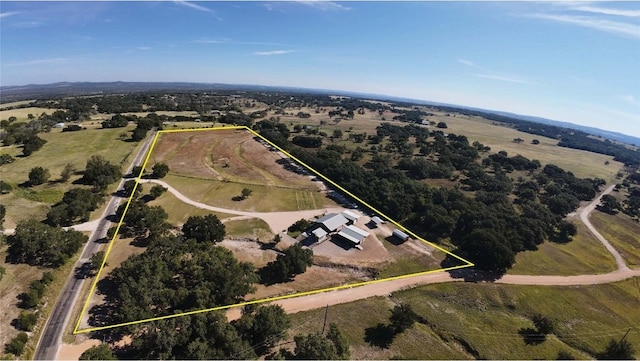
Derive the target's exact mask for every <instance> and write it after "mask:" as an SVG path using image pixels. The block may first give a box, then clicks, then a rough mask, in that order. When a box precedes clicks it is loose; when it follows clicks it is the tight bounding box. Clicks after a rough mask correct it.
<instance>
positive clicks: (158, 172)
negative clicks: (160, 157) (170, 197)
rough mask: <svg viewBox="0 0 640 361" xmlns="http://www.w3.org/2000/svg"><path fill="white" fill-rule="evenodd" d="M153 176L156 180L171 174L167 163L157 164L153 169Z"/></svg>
mask: <svg viewBox="0 0 640 361" xmlns="http://www.w3.org/2000/svg"><path fill="white" fill-rule="evenodd" d="M151 171H152V173H151V176H152V177H153V178H156V179H160V178H164V177H165V176H166V175H167V174H168V173H169V166H168V165H166V164H165V163H156V164H154V165H153V168H151Z"/></svg>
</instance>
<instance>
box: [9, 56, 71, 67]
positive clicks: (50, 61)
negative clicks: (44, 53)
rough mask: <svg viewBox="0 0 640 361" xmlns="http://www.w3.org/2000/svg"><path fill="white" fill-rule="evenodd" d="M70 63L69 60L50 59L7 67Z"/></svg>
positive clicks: (12, 64) (10, 64)
mask: <svg viewBox="0 0 640 361" xmlns="http://www.w3.org/2000/svg"><path fill="white" fill-rule="evenodd" d="M66 61H69V59H68V58H48V59H35V60H29V61H25V62H22V63H9V64H6V66H29V65H38V64H51V63H63V62H66Z"/></svg>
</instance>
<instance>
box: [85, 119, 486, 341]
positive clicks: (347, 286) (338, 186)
mask: <svg viewBox="0 0 640 361" xmlns="http://www.w3.org/2000/svg"><path fill="white" fill-rule="evenodd" d="M240 129H242V130H247V131H249V132H250V133H251V134H253V135H255V136H256V137H259V138H260V139H262V140H264V141H265V142H267V143H268V144H269V145H271V146H272V147H274V148H276V149H278V150H279V151H281V152H282V153H284V154H285V155H286V156H287V157H289V158H291V159H293V160H295V161H296V162H298V163H299V164H300V165H302V166H304V167H305V168H307V169H308V170H310V171H311V172H313V173H314V174H315V175H317V176H318V177H320V178H322V179H324V180H325V181H327V182H329V183H330V184H331V185H332V186H334V187H336V188H337V189H339V190H340V191H342V192H344V193H346V194H348V195H349V196H350V197H351V198H353V199H355V200H356V201H358V202H359V203H360V204H363V205H365V206H367V207H368V208H369V209H371V210H372V211H374V212H376V213H377V214H379V215H380V216H382V217H383V218H385V219H387V220H388V221H389V222H391V223H392V224H393V225H395V226H396V227H398V228H399V229H401V230H403V231H404V232H406V233H408V234H409V235H411V236H412V237H414V238H415V239H418V240H420V241H422V242H424V243H426V244H428V245H430V246H431V247H433V248H436V249H438V250H440V251H442V252H444V253H445V254H448V255H450V256H452V257H454V258H456V259H458V260H460V261H462V262H463V263H464V264H463V265H460V266H455V267H448V268H440V269H436V270H430V271H424V272H417V273H410V274H407V275H402V276H394V277H387V278H382V279H376V280H372V281H365V282H359V283H354V284H346V285H341V286H335V287H328V288H322V289H318V290H314V291H306V292H299V293H293V294H290V295H283V296H277V297H269V298H264V299H259V300H252V301H246V302H241V303H236V304H232V305H226V306H217V307H211V308H206V309H202V310H195V311H189V312H182V313H177V314H174V315H166V316H160V317H152V318H147V319H144V320H138V321H130V322H123V323H118V324H114V325H108V326H100V327H93V328H85V329H82V330H79V327H80V323H81V322H82V317H83V316H84V314H85V312H86V311H87V307H88V306H89V300H90V299H91V295H93V293H94V292H95V288H96V285H97V284H98V280H99V279H100V274H101V273H102V270H103V269H104V266H105V264H106V261H107V259H108V258H109V253H110V252H111V248H112V247H113V244H114V242H115V240H116V237H117V236H118V232H119V231H120V227H121V226H122V222H123V220H124V216H125V215H126V213H127V211H128V210H129V205H130V204H131V201H132V199H133V195H134V194H135V193H136V189H137V188H138V184H140V179H141V177H142V174H143V173H144V171H145V169H146V167H147V162H148V161H149V157H150V156H151V153H152V152H153V148H154V147H155V145H156V141H157V140H158V137H159V136H160V134H164V133H182V132H195V131H207V130H208V131H214V130H240ZM472 266H474V264H473V263H471V262H469V261H467V260H466V259H464V258H462V257H459V256H457V255H455V254H453V253H451V252H449V251H447V250H446V249H444V248H442V247H440V246H438V245H436V244H433V243H431V242H429V241H427V240H424V239H422V238H420V237H419V236H418V235H416V234H415V233H413V232H411V231H410V230H408V229H407V228H405V227H404V226H402V225H401V224H399V223H398V222H396V221H394V220H393V219H391V218H390V217H389V216H387V215H385V214H384V213H382V212H380V211H379V210H377V209H376V208H374V207H373V206H371V205H369V204H368V203H367V202H365V201H363V200H362V199H360V198H358V197H357V196H355V195H354V194H352V193H351V192H349V191H347V190H346V189H344V188H343V187H341V186H340V185H339V184H337V183H335V182H334V181H332V180H331V179H329V178H327V177H325V176H324V175H323V174H321V173H320V172H318V171H316V170H315V169H313V168H312V167H310V166H308V165H307V164H305V163H304V162H302V161H300V160H299V159H297V158H296V157H294V156H292V155H291V154H289V153H288V152H287V151H285V150H284V149H282V148H280V147H279V146H277V145H276V144H274V143H273V142H271V141H270V140H268V139H267V138H265V137H263V136H262V135H260V134H258V133H257V132H255V131H254V130H253V129H251V128H249V127H246V126H222V127H212V128H194V129H171V130H159V131H157V132H156V135H155V136H154V138H153V141H152V143H151V147H150V148H149V151H148V152H147V156H146V157H145V159H144V163H143V164H142V170H141V171H140V174H138V177H137V178H136V184H135V186H134V188H133V191H132V192H131V196H129V199H128V200H127V205H126V207H125V209H124V212H123V213H122V216H121V217H120V221H119V222H118V225H117V226H116V231H115V233H114V235H113V237H112V238H111V241H110V242H109V247H108V248H107V252H106V253H105V256H104V259H103V260H102V264H101V265H100V270H99V271H98V274H97V275H96V277H95V280H94V281H93V284H92V285H91V289H90V290H89V294H88V295H87V300H86V301H85V303H84V306H83V307H82V311H81V312H80V317H79V318H78V321H77V322H76V327H75V328H74V330H73V334H74V335H76V334H80V333H87V332H92V331H99V330H105V329H110V328H116V327H122V326H130V325H136V324H140V323H144V322H151V321H158V320H164V319H168V318H174V317H181V316H188V315H195V314H198V313H204V312H211V311H217V310H226V309H229V308H235V307H242V306H246V305H252V304H259V303H265V302H272V301H277V300H283V299H287V298H294V297H301V296H307V295H313V294H317V293H323V292H328V291H337V290H341V289H346V288H353V287H359V286H364V285H368V284H373V283H380V282H387V281H393V280H399V279H403V278H410V277H417V276H421V275H426V274H431V273H438V272H445V271H451V270H455V269H461V268H466V267H472Z"/></svg>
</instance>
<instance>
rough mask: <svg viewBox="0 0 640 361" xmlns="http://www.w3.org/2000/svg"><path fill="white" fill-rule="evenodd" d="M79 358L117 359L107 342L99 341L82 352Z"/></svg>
mask: <svg viewBox="0 0 640 361" xmlns="http://www.w3.org/2000/svg"><path fill="white" fill-rule="evenodd" d="M79 360H117V358H116V356H115V355H114V354H113V351H112V350H111V347H109V345H108V344H106V343H101V344H99V345H98V346H91V348H90V349H88V350H86V351H85V352H83V353H82V355H80V358H79Z"/></svg>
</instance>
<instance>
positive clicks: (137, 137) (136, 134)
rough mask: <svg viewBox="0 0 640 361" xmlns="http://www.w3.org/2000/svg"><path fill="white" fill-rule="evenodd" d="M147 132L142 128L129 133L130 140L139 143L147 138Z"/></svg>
mask: <svg viewBox="0 0 640 361" xmlns="http://www.w3.org/2000/svg"><path fill="white" fill-rule="evenodd" d="M147 132H148V130H146V129H142V128H136V129H134V130H133V132H132V133H131V140H133V141H134V142H139V141H141V140H143V139H144V138H146V137H147Z"/></svg>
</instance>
